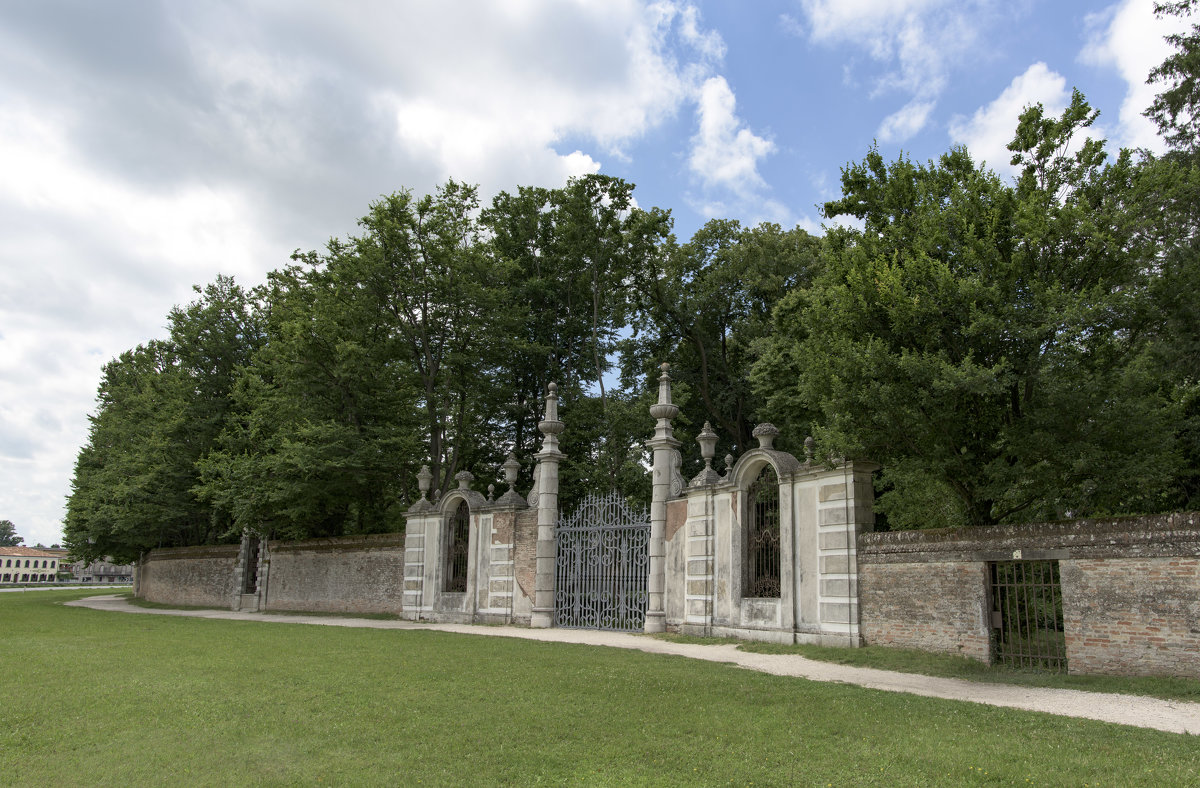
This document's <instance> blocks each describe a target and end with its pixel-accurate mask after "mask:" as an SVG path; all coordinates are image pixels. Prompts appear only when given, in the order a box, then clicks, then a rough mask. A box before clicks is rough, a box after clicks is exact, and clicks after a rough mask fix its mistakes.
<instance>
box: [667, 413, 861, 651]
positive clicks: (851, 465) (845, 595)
mask: <svg viewBox="0 0 1200 788" xmlns="http://www.w3.org/2000/svg"><path fill="white" fill-rule="evenodd" d="M778 434H779V430H778V429H776V428H775V427H774V426H772V425H770V424H760V425H758V427H756V428H755V430H754V437H756V438H757V439H758V442H759V445H758V447H757V448H755V449H751V450H750V451H747V452H746V453H745V454H743V455H742V456H741V457H740V458H738V459H737V460H736V462H735V461H734V459H733V457H731V456H730V457H726V460H725V461H726V468H727V469H726V472H725V475H724V476H721V475H719V474H718V473H717V472H716V471H714V470H713V469H712V456H713V451H714V448H715V443H716V439H717V436H716V435H715V434H714V433H713V432H712V428H711V427H710V426H709V425H708V424H705V425H704V430H703V431H702V432H701V434H700V435H699V436H698V437H697V441H698V442H699V443H700V445H701V453H702V455H703V456H704V458H705V468H704V470H703V471H701V472H700V474H699V475H697V476H696V477H695V478H694V479H692V481H691V482H690V484H689V485H688V487H687V490H686V492H685V494H684V499H683V500H680V501H672V502H671V503H670V506H671V509H672V510H673V515H674V516H672V517H671V518H670V519H671V521H672V522H675V523H678V524H679V525H678V526H677V528H674V529H670V531H669V534H668V545H667V566H668V567H672V568H675V569H674V571H672V572H669V574H668V577H667V578H666V587H667V589H668V594H667V625H668V627H670V628H672V629H676V628H677V629H679V630H680V631H682V632H687V633H692V634H704V635H716V636H734V637H743V638H751V639H757V640H771V641H776V642H783V643H823V644H827V645H850V646H857V645H860V643H861V637H860V633H859V613H858V561H857V555H856V549H857V548H856V538H857V535H858V534H859V533H861V532H864V531H870V530H872V527H873V525H874V514H873V509H872V506H873V502H874V492H873V488H872V483H871V473H872V471H874V470H875V468H876V467H877V466H876V465H874V464H872V463H865V462H845V461H838V462H835V463H833V464H831V465H829V464H821V463H816V462H814V461H813V458H812V456H811V441H806V449H807V451H806V459H805V461H804V462H801V461H799V460H797V459H796V458H795V457H794V456H792V455H791V454H788V453H787V452H782V451H778V450H777V449H775V448H774V441H775V437H776V436H777V435H778Z"/></svg>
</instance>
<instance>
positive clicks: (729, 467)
mask: <svg viewBox="0 0 1200 788" xmlns="http://www.w3.org/2000/svg"><path fill="white" fill-rule="evenodd" d="M732 474H733V455H732V454H726V455H725V476H724V477H722V478H725V479H728V478H729V477H730V476H731V475H732Z"/></svg>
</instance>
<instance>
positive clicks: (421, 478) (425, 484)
mask: <svg viewBox="0 0 1200 788" xmlns="http://www.w3.org/2000/svg"><path fill="white" fill-rule="evenodd" d="M432 481H433V474H432V473H430V472H429V466H428V465H422V466H421V470H420V471H418V472H417V487H419V488H420V490H421V500H422V501H424V500H426V498H425V496H426V495H428V494H429V483H430V482H432Z"/></svg>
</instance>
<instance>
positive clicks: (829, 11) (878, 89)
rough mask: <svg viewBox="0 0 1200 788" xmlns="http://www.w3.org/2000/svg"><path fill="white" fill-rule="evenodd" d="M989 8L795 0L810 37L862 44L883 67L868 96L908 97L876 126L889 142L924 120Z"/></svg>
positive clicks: (980, 4)
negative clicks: (887, 94)
mask: <svg viewBox="0 0 1200 788" xmlns="http://www.w3.org/2000/svg"><path fill="white" fill-rule="evenodd" d="M990 6H991V3H990V2H989V1H988V0H801V8H802V9H803V11H804V14H805V16H806V18H807V20H808V25H809V33H808V35H809V38H810V39H811V40H813V41H815V42H820V43H826V44H838V43H850V44H853V45H856V46H859V47H862V48H863V49H865V50H866V51H867V52H868V54H869V55H870V57H871V59H872V60H874V61H876V62H877V63H880V64H882V65H883V66H884V69H885V71H884V72H883V74H882V75H880V76H878V77H876V78H875V79H874V88H873V91H872V93H873V95H875V96H879V95H883V94H886V93H891V92H900V93H903V94H907V95H909V96H910V97H911V100H910V101H909V102H908V103H907V104H905V106H904V107H902V108H901V109H900V110H898V111H896V112H894V113H892V114H891V115H889V116H888V117H887V118H885V119H884V120H883V122H882V123H881V125H880V127H879V135H880V137H881V138H882V139H884V140H885V141H895V142H903V141H905V140H907V139H909V138H910V137H912V136H913V135H915V134H917V133H918V132H920V131H921V130H922V129H923V128H924V127H925V125H926V124H927V123H928V121H929V118H930V115H931V113H932V111H933V109H934V107H935V105H936V103H937V99H938V97H939V96H940V95H941V93H942V91H943V90H944V89H945V86H946V81H947V75H948V73H949V69H950V67H951V66H952V65H953V64H954V63H956V62H957V61H958V60H959V59H960V58H962V57H965V56H967V55H968V54H969V53H970V52H972V50H973V48H974V46H975V44H976V42H977V40H978V37H979V28H980V26H981V24H982V23H983V21H984V19H985V17H986V15H987V14H986V12H987V11H988V9H989V7H990ZM787 21H793V20H787ZM786 27H787V28H790V29H793V30H797V29H799V28H800V26H799V25H798V24H794V23H793V24H787V25H786ZM850 81H853V80H850Z"/></svg>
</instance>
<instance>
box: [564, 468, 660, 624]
mask: <svg viewBox="0 0 1200 788" xmlns="http://www.w3.org/2000/svg"><path fill="white" fill-rule="evenodd" d="M649 543H650V518H649V516H648V515H647V513H646V510H645V509H643V510H642V511H640V512H637V511H634V510H632V509H630V508H629V505H628V504H627V503H626V501H625V499H624V498H623V497H622V496H621V495H620V493H617V492H611V493H609V494H608V495H603V496H600V495H591V494H589V495H588V496H587V497H586V498H584V500H583V503H581V504H580V505H579V508H578V509H576V510H575V513H574V514H573V515H571V516H570V517H569V518H567V519H566V520H563V521H561V522H560V523H559V526H558V565H557V567H556V572H555V574H556V577H555V583H554V621H555V625H556V626H560V627H574V628H580V629H610V630H617V631H620V632H640V631H641V630H642V628H643V627H644V626H645V623H646V604H647V602H648V601H649V594H648V593H647V588H646V583H647V580H648V578H649V569H650V562H649V558H648V557H647V548H648V546H649Z"/></svg>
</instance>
